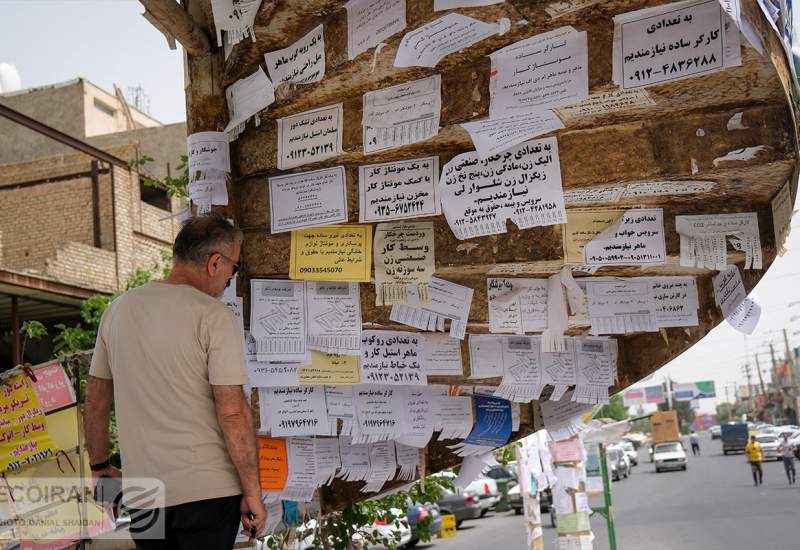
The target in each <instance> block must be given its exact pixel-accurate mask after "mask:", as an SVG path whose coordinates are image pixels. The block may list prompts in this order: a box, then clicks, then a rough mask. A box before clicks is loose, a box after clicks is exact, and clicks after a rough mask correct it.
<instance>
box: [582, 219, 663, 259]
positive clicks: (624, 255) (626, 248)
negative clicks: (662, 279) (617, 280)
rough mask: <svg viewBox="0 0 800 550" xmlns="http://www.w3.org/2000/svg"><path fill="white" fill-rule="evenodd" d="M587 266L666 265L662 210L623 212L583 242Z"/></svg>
mask: <svg viewBox="0 0 800 550" xmlns="http://www.w3.org/2000/svg"><path fill="white" fill-rule="evenodd" d="M583 254H584V259H585V262H586V264H588V265H662V264H665V263H667V248H666V244H665V242H664V211H663V210H662V209H661V208H638V209H633V210H626V211H625V213H624V214H623V215H622V217H621V218H620V219H619V220H617V221H616V222H614V223H613V224H611V226H610V227H608V228H606V229H605V230H603V231H602V232H601V233H600V234H599V235H598V236H597V237H595V238H594V239H592V240H591V241H589V242H588V243H586V246H585V247H584V249H583Z"/></svg>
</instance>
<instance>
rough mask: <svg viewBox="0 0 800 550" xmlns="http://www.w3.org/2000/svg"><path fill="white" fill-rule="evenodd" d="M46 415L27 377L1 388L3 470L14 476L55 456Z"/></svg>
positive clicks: (0, 458)
mask: <svg viewBox="0 0 800 550" xmlns="http://www.w3.org/2000/svg"><path fill="white" fill-rule="evenodd" d="M44 412H45V411H44V408H43V407H42V404H41V402H40V401H39V397H38V396H37V394H36V390H35V389H34V386H33V382H32V381H31V379H30V378H28V375H27V374H20V375H17V376H14V377H12V378H10V379H9V380H7V381H5V383H4V384H3V385H2V386H0V470H2V471H3V472H14V471H17V470H21V469H23V468H26V467H28V466H30V465H32V464H36V463H37V462H42V461H44V460H47V459H49V458H52V457H53V456H55V454H56V452H57V451H58V449H57V448H56V446H55V444H54V443H53V440H52V439H51V438H50V435H49V434H48V432H47V423H46V422H45V417H44Z"/></svg>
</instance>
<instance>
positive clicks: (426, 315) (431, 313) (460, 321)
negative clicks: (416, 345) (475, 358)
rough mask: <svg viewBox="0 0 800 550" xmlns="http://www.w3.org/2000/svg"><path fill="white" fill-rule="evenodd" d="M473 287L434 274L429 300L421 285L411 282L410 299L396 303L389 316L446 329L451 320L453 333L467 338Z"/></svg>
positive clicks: (423, 327) (425, 327)
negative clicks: (422, 295) (421, 292)
mask: <svg viewBox="0 0 800 550" xmlns="http://www.w3.org/2000/svg"><path fill="white" fill-rule="evenodd" d="M472 294H473V289H472V287H467V286H461V285H457V284H455V283H451V282H449V281H445V280H444V279H439V278H437V277H432V278H431V281H430V283H428V301H427V302H422V300H420V297H419V294H418V292H417V285H416V284H414V283H412V284H410V285H408V303H407V304H394V305H393V306H392V312H391V314H390V315H389V319H390V320H392V321H395V322H397V323H403V324H404V325H409V326H412V327H415V328H418V329H420V330H428V331H439V332H444V331H445V321H449V322H450V336H452V337H453V338H458V339H459V340H463V339H464V335H465V334H466V332H467V322H468V320H469V308H470V306H471V305H472Z"/></svg>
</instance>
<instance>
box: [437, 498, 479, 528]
mask: <svg viewBox="0 0 800 550" xmlns="http://www.w3.org/2000/svg"><path fill="white" fill-rule="evenodd" d="M438 505H439V513H440V514H441V515H443V516H444V515H453V516H455V517H456V527H461V524H462V523H464V522H465V521H467V520H470V519H477V518H479V517H481V513H482V511H483V508H482V507H481V500H480V499H479V498H478V495H477V494H475V493H474V492H471V491H464V492H463V493H459V492H458V491H455V492H453V491H448V490H447V489H442V499H441V500H440V501H439V502H438Z"/></svg>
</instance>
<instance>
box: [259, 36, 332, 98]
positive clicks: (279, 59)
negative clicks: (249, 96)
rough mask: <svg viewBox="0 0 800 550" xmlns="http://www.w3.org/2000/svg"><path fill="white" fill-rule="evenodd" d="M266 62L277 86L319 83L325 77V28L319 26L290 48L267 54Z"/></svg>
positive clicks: (265, 55) (265, 56)
mask: <svg viewBox="0 0 800 550" xmlns="http://www.w3.org/2000/svg"><path fill="white" fill-rule="evenodd" d="M264 61H265V62H266V63H267V70H268V71H269V76H270V77H271V78H272V82H273V83H274V84H275V86H278V85H280V84H285V83H287V82H293V83H295V84H310V83H312V82H319V81H320V80H322V78H323V77H324V76H325V34H324V32H323V26H322V25H319V26H318V27H317V28H315V29H313V30H312V31H311V32H309V33H308V34H306V35H305V36H304V37H303V38H301V39H300V40H298V41H297V42H295V43H294V44H292V45H291V46H289V47H288V48H283V49H282V50H275V51H273V52H268V53H265V54H264Z"/></svg>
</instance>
